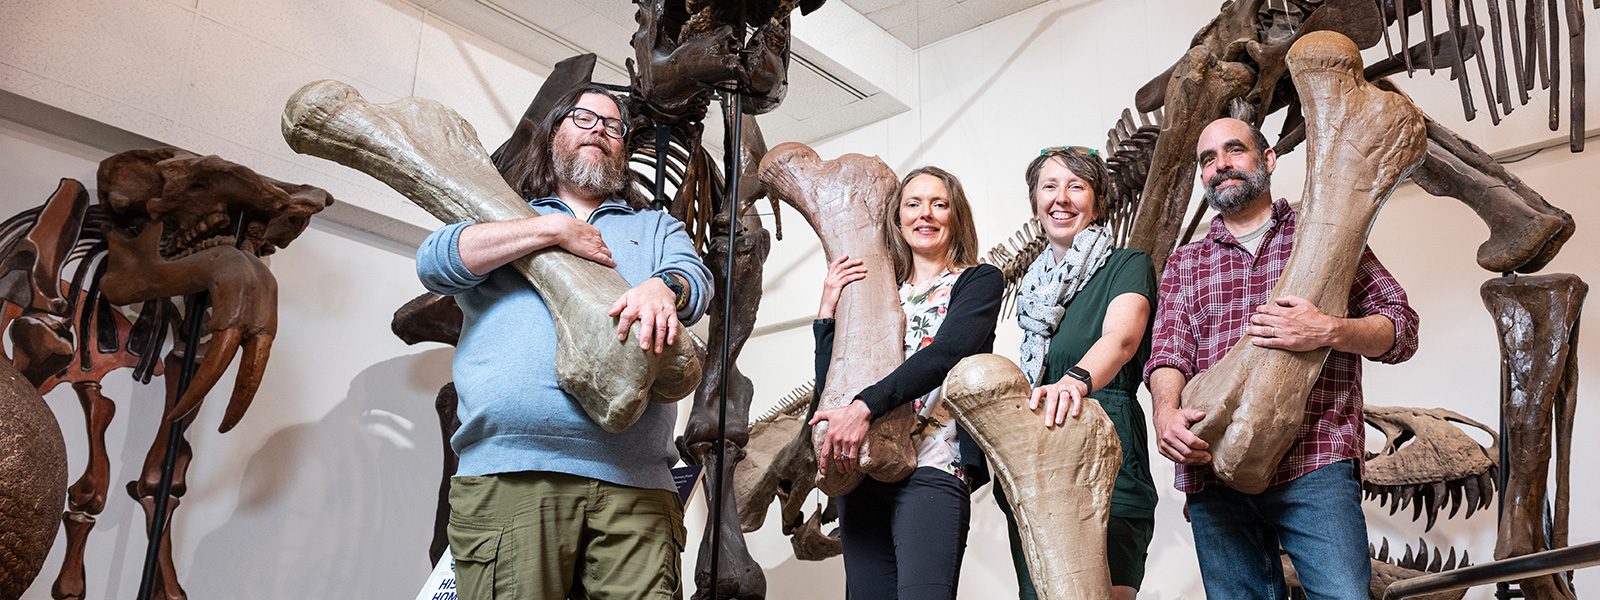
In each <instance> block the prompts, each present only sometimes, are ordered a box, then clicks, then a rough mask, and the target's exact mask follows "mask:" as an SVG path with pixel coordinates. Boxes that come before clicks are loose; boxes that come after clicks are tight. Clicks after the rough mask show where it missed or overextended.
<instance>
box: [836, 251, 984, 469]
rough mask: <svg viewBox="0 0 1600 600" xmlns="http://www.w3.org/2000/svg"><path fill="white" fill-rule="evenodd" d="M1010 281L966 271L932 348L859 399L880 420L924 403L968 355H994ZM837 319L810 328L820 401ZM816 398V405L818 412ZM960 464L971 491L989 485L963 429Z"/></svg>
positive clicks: (952, 292) (973, 269)
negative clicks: (909, 404) (899, 409)
mask: <svg viewBox="0 0 1600 600" xmlns="http://www.w3.org/2000/svg"><path fill="white" fill-rule="evenodd" d="M1004 291H1005V276H1004V275H1002V274H1001V273H1000V269H997V268H995V267H994V266H992V265H976V266H973V267H970V268H968V269H967V270H966V271H963V272H962V273H961V275H960V276H959V277H957V278H956V282H955V285H954V286H953V287H952V288H951V290H950V305H949V306H948V307H947V308H946V311H945V317H944V323H942V324H941V325H939V331H938V332H936V333H935V334H934V336H933V343H931V344H929V345H928V347H926V348H923V349H921V350H918V351H917V353H916V354H913V355H911V358H908V359H906V361H905V362H903V363H900V366H898V367H895V369H894V371H893V372H891V373H889V374H888V375H887V376H885V377H884V378H883V379H881V380H879V381H878V382H877V383H875V384H872V385H871V386H868V387H867V388H866V389H864V390H861V391H860V392H859V393H857V394H856V397H857V398H860V399H861V400H862V401H863V402H865V403H866V405H867V408H868V409H870V410H871V411H872V418H873V419H877V418H878V417H881V416H883V415H884V414H886V413H888V412H889V411H890V410H893V409H894V408H896V407H898V406H900V405H902V404H905V403H907V402H911V401H912V400H915V399H917V398H921V397H922V396H924V395H926V394H927V393H928V392H931V391H933V389H934V388H936V387H939V385H940V384H942V383H944V378H945V375H948V374H949V373H950V369H952V368H955V366H956V363H958V362H961V359H964V358H966V357H968V356H973V355H977V354H985V353H989V352H993V351H994V329H995V324H996V322H997V321H998V319H999V318H1000V303H1001V302H1000V301H1001V295H1002V294H1003V293H1004ZM833 330H834V321H833V319H817V320H816V321H814V322H813V323H812V325H811V331H812V334H813V335H815V337H816V341H817V351H816V369H817V391H816V395H817V398H820V397H821V395H822V390H823V389H824V386H825V385H826V384H827V380H828V363H829V362H830V361H831V360H833ZM816 401H817V400H816V399H813V401H812V406H813V412H815V408H814V407H815V406H816ZM956 435H957V438H958V441H959V442H960V446H961V462H962V463H964V465H963V466H964V470H965V471H966V472H967V474H968V475H969V476H970V477H971V478H972V489H977V488H978V487H979V486H981V485H983V484H984V483H985V482H987V481H988V480H989V471H988V465H987V464H985V463H984V460H983V453H982V450H981V449H980V448H978V445H977V444H976V443H974V442H973V440H972V438H971V436H968V435H967V432H966V431H964V430H961V429H960V428H959V427H958V428H957V432H956Z"/></svg>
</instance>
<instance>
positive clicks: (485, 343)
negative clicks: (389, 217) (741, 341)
mask: <svg viewBox="0 0 1600 600" xmlns="http://www.w3.org/2000/svg"><path fill="white" fill-rule="evenodd" d="M529 204H530V205H531V206H533V208H534V210H536V211H538V212H539V213H540V214H551V213H555V212H560V213H564V214H566V215H568V216H572V214H573V213H572V210H571V209H569V208H567V206H566V204H565V203H563V202H561V201H560V200H559V199H556V198H541V199H538V200H533V201H530V202H529ZM589 223H590V224H591V225H594V226H595V228H597V229H599V230H600V234H601V237H602V238H604V240H605V243H606V246H607V247H609V248H610V249H611V256H612V258H613V259H615V260H616V261H617V272H618V273H621V274H622V278H623V279H625V280H627V282H628V284H629V285H639V284H640V283H642V282H644V281H645V280H646V279H647V278H649V277H651V276H653V275H654V274H656V273H673V274H677V275H680V276H682V277H683V278H684V279H685V280H687V281H688V282H689V303H688V306H687V307H685V308H684V309H683V310H682V311H681V312H679V313H678V318H679V319H680V320H682V321H683V323H684V324H691V323H694V322H695V321H698V320H699V319H700V317H701V316H702V315H703V314H705V308H706V305H707V304H708V303H709V301H710V296H711V286H710V277H711V273H710V271H709V270H707V269H706V267H705V264H704V263H702V262H701V261H700V256H699V255H698V254H696V253H695V251H694V246H693V243H692V242H691V240H690V239H689V236H688V234H687V233H685V231H684V228H683V224H682V223H679V222H678V221H677V220H676V219H673V218H672V217H671V216H669V215H667V214H666V213H663V212H659V211H652V210H634V209H632V208H629V207H628V206H627V205H626V204H624V203H622V202H621V201H618V200H615V199H613V200H607V201H605V202H604V203H602V204H601V205H600V207H599V208H597V209H595V211H594V213H593V214H591V215H590V216H589ZM468 225H471V223H456V224H453V225H446V226H444V227H442V228H440V229H439V230H437V231H434V232H433V234H432V235H429V236H428V238H427V239H426V240H424V241H423V242H422V246H421V247H420V248H418V250H417V277H418V278H420V279H421V280H422V285H423V286H424V287H426V288H428V290H429V291H432V292H434V293H436V294H449V295H453V296H455V297H456V302H457V303H458V304H460V305H461V312H462V313H463V314H464V315H465V320H464V321H463V323H462V328H461V338H460V340H459V341H458V342H457V343H456V355H455V363H454V364H453V366H452V367H451V371H452V375H453V376H454V377H455V384H456V393H457V394H458V396H459V398H460V404H459V407H458V408H457V414H458V415H459V417H460V419H461V429H459V430H457V431H456V434H455V436H454V437H452V438H451V439H450V445H451V447H452V448H454V449H455V451H456V454H457V455H459V456H460V457H461V462H460V465H459V466H458V467H457V468H456V475H460V476H466V475H489V474H494V473H509V472H516V471H549V472H556V473H568V474H571V475H577V476H580V477H588V478H592V479H598V480H601V481H606V482H610V483H615V484H619V485H626V486H632V487H641V488H659V489H664V490H674V489H675V488H674V486H673V484H672V474H671V468H672V465H673V464H674V463H676V462H677V460H678V452H677V449H676V448H675V447H674V445H673V442H672V431H673V426H674V425H675V424H676V422H677V412H678V411H677V407H676V405H673V404H657V403H653V402H652V403H650V405H649V407H647V408H646V409H645V411H644V414H643V415H642V416H641V417H639V421H638V422H637V423H634V424H633V426H632V427H629V428H627V429H626V430H623V431H622V432H621V433H607V432H606V431H605V430H603V429H601V428H600V426H599V425H597V424H595V422H594V421H592V420H590V419H589V417H588V415H586V414H585V413H584V412H583V409H582V408H581V407H579V406H578V402H577V400H574V399H573V398H572V396H570V395H568V394H567V393H566V392H565V391H562V390H561V388H560V387H557V385H556V367H555V356H556V333H555V324H554V322H553V321H551V318H550V309H549V308H547V307H546V306H545V303H544V299H543V298H541V297H540V296H539V293H538V292H536V291H534V289H533V286H532V285H530V284H529V283H528V281H527V279H525V278H523V276H522V274H520V273H518V272H517V271H516V270H515V269H513V268H512V267H511V266H510V265H507V266H503V267H500V268H498V269H495V270H494V271H491V272H490V273H489V274H488V275H487V276H480V275H475V274H473V273H472V272H471V271H468V270H467V268H466V266H465V264H463V263H462V261H461V252H460V248H459V246H458V245H457V244H458V242H459V240H460V238H461V230H463V229H465V228H466V227H467V226H468ZM687 334H688V332H687V331H680V333H679V335H687ZM594 335H609V334H607V333H606V332H595V333H594Z"/></svg>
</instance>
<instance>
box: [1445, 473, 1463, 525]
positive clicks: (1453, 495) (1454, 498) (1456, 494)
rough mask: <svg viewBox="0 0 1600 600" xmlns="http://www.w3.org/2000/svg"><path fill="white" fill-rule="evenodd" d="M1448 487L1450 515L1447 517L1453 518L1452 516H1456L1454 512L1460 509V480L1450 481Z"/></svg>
mask: <svg viewBox="0 0 1600 600" xmlns="http://www.w3.org/2000/svg"><path fill="white" fill-rule="evenodd" d="M1448 487H1449V488H1450V500H1449V504H1450V517H1449V518H1451V519H1454V518H1456V512H1458V511H1460V510H1461V481H1460V480H1454V481H1451V482H1450V484H1449V486H1448Z"/></svg>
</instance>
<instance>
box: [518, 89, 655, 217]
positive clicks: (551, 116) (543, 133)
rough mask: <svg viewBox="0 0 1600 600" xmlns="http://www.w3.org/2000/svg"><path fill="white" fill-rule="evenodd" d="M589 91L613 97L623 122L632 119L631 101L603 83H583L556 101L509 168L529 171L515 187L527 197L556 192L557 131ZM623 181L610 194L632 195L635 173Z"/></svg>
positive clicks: (626, 149)
mask: <svg viewBox="0 0 1600 600" xmlns="http://www.w3.org/2000/svg"><path fill="white" fill-rule="evenodd" d="M586 94H599V95H601V96H605V97H606V98H608V99H610V100H611V102H612V103H613V104H615V105H617V114H618V115H619V116H620V117H621V118H622V122H623V123H627V122H628V104H627V103H626V102H623V101H622V100H620V99H618V98H617V96H616V94H613V93H611V91H610V90H607V89H606V88H603V87H600V86H599V85H596V84H593V83H587V84H583V85H580V86H578V87H576V88H573V89H572V91H569V92H567V93H566V94H565V95H563V96H561V98H560V99H558V100H556V104H555V106H554V107H552V108H551V109H550V112H549V113H548V114H546V115H545V116H544V119H543V120H541V121H539V127H538V128H537V129H535V130H534V132H533V139H532V140H531V141H529V142H528V151H527V152H525V153H523V155H522V156H518V157H513V158H512V159H511V166H510V167H509V168H508V169H507V170H508V171H511V172H525V173H527V175H526V176H524V177H523V178H522V181H520V182H517V183H516V185H514V186H512V187H514V188H515V189H516V190H517V193H519V194H522V197H523V198H547V197H550V196H554V195H556V168H555V147H554V144H555V139H556V130H558V129H560V127H561V121H562V120H563V119H566V118H567V113H568V112H571V111H572V109H573V107H575V106H577V105H578V100H580V99H582V98H583V97H584V95H586ZM595 126H596V127H601V126H602V125H598V124H597V125H595ZM621 152H622V153H623V154H624V155H626V154H627V152H628V148H627V144H626V143H624V144H623V148H622V150H621ZM624 164H626V163H624ZM623 181H624V183H623V185H622V187H621V188H620V189H616V190H607V192H608V193H609V195H610V196H612V197H617V198H624V199H627V198H628V192H629V191H630V188H631V187H632V186H633V177H632V175H629V176H628V177H625V178H623Z"/></svg>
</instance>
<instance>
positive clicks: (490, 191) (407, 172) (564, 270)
mask: <svg viewBox="0 0 1600 600" xmlns="http://www.w3.org/2000/svg"><path fill="white" fill-rule="evenodd" d="M283 137H284V139H285V140H287V141H288V142H289V146H290V147H291V148H293V149H294V150H295V151H296V152H300V153H303V154H310V155H313V156H317V157H320V158H326V159H328V160H332V161H334V162H337V163H340V164H343V165H346V166H349V167H351V168H354V169H356V170H359V171H362V172H365V173H367V174H368V175H372V176H373V177H374V178H377V179H378V180H379V181H383V182H384V183H386V184H388V185H389V186H390V187H392V188H394V189H395V190H396V191H398V192H400V193H401V194H402V195H404V196H406V197H407V198H408V199H410V200H411V201H412V202H415V203H417V205H419V206H421V207H422V208H424V209H426V210H428V212H430V213H432V214H433V215H434V216H435V217H438V218H439V219H440V220H442V221H445V222H452V223H453V222H458V221H464V220H472V221H504V220H510V219H518V218H524V217H531V216H536V215H537V213H536V212H535V211H534V210H533V208H532V207H530V206H528V204H527V203H526V202H524V201H523V199H522V198H520V197H518V195H517V194H516V193H515V192H513V191H512V190H511V188H510V187H509V186H507V185H506V183H505V181H504V180H503V179H501V177H500V173H499V172H497V171H496V170H495V168H494V165H493V164H492V163H491V162H490V159H489V153H488V152H486V151H484V149H483V146H482V145H480V144H479V143H478V136H477V133H476V132H475V131H474V130H473V129H472V126H471V125H470V124H468V123H467V122H466V121H464V120H462V119H461V117H460V116H459V115H457V114H455V112H454V111H451V110H450V109H448V108H445V107H444V106H442V105H440V104H438V103H436V102H432V101H429V100H424V99H420V98H407V99H403V100H400V101H398V102H394V103H391V104H386V105H381V106H380V105H375V104H372V103H369V102H367V101H366V100H364V99H363V98H362V97H361V94H360V93H358V92H357V91H356V90H355V88H352V87H350V86H349V85H346V84H344V83H340V82H337V81H330V80H323V81H315V82H312V83H309V84H307V85H306V86H305V87H302V88H300V90H299V91H298V92H296V93H295V94H294V96H293V97H291V98H290V99H289V103H288V105H287V106H286V107H285V108H284V113H283ZM512 264H513V265H514V266H515V268H516V269H517V270H518V271H520V272H522V273H523V275H525V276H527V278H528V280H529V281H530V282H532V283H533V285H534V287H535V288H537V289H538V290H539V293H540V294H541V295H542V296H543V297H544V300H545V302H546V303H548V304H549V305H550V308H551V311H550V312H551V315H552V317H553V318H554V320H555V326H556V332H557V340H558V341H557V348H556V378H557V381H558V382H559V384H560V385H561V388H562V389H563V390H566V391H567V393H569V394H572V396H573V397H574V398H577V399H578V403H579V404H580V405H581V406H583V408H584V411H585V412H587V413H588V414H589V417H590V418H592V419H594V421H595V422H596V423H598V424H599V425H600V426H601V427H602V428H604V429H605V430H607V431H611V432H617V431H622V430H623V429H626V428H627V427H628V426H630V425H632V424H633V423H634V421H637V420H638V418H639V415H641V414H643V412H644V408H645V402H646V401H647V400H654V401H657V402H675V401H677V400H679V399H681V398H683V397H684V396H687V395H689V393H690V392H692V391H694V387H695V384H697V383H699V381H700V363H699V358H698V357H697V356H696V355H695V353H694V351H693V348H692V346H691V344H690V342H689V340H688V336H679V337H678V339H677V342H676V343H674V344H672V346H671V348H670V349H669V350H668V351H667V352H665V353H662V354H660V355H655V354H653V353H649V352H646V351H644V350H641V349H640V348H639V342H638V337H637V336H638V333H637V332H638V325H637V324H635V325H634V327H633V329H632V332H630V334H629V338H628V340H627V341H624V342H617V341H616V340H615V339H614V338H612V337H611V336H609V335H604V334H603V333H602V332H606V331H610V330H611V329H612V328H613V327H614V324H615V322H616V321H615V319H614V318H613V317H611V316H609V315H607V314H606V313H607V311H608V310H609V308H610V306H611V303H612V302H613V301H614V300H616V298H618V297H620V296H621V295H622V294H623V293H624V292H626V291H627V290H628V288H629V286H628V284H627V282H626V281H624V280H623V279H622V276H621V275H619V274H618V273H617V272H616V270H614V269H610V268H607V267H604V266H602V265H600V264H598V263H594V262H592V261H588V260H585V259H582V258H579V257H577V256H574V255H572V254H570V253H567V252H564V251H562V250H560V249H559V248H549V249H545V250H541V251H538V252H534V253H533V254H530V255H528V256H525V257H522V258H520V259H517V260H516V261H513V263H512Z"/></svg>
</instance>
